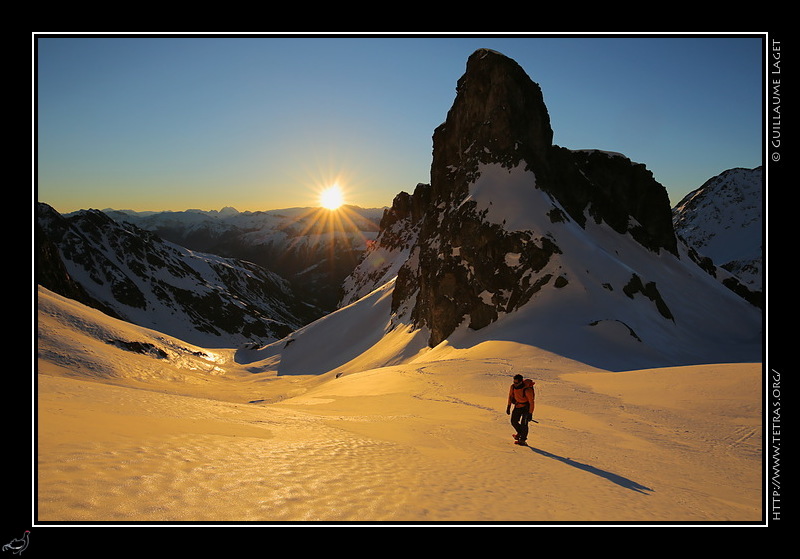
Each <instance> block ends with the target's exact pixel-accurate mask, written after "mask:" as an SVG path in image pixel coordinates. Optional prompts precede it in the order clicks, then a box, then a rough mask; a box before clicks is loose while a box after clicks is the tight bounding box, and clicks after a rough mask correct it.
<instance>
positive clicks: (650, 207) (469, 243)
mask: <svg viewBox="0 0 800 559" xmlns="http://www.w3.org/2000/svg"><path fill="white" fill-rule="evenodd" d="M552 138H553V131H552V129H551V127H550V118H549V115H548V112H547V108H546V106H545V104H544V99H543V95H542V91H541V89H540V88H539V86H538V85H537V84H536V83H534V82H533V81H532V80H531V79H530V78H529V77H528V75H527V74H526V73H525V72H524V71H523V70H522V68H521V67H520V66H519V65H518V64H517V63H516V62H514V61H513V60H511V59H509V58H507V57H505V56H504V55H502V54H499V53H496V52H494V51H490V50H479V51H476V52H475V53H474V54H473V55H472V56H471V57H470V58H469V60H468V62H467V69H466V72H465V74H464V75H463V76H462V77H461V79H460V80H459V81H458V86H457V95H456V99H455V101H454V103H453V106H452V108H451V109H450V111H449V112H448V114H447V119H446V121H445V122H444V123H443V124H442V125H440V126H439V127H438V128H437V129H436V130H435V132H434V134H433V162H432V165H431V184H430V185H429V186H426V187H424V188H423V187H418V188H417V190H416V191H415V193H414V195H411V196H410V195H408V194H405V193H403V194H402V195H399V196H398V197H397V198H396V199H395V202H394V204H393V206H392V208H391V209H390V210H387V212H386V214H385V216H384V223H382V224H381V225H382V233H381V234H380V235H379V239H378V241H379V242H380V243H385V242H387V241H388V240H389V239H388V235H386V234H385V233H384V227H387V228H388V226H389V225H393V226H394V227H396V223H397V222H398V221H400V220H405V221H406V222H407V224H408V227H407V228H413V229H414V230H415V232H416V237H415V238H416V241H415V244H414V245H413V248H412V250H411V253H410V256H409V258H408V260H407V261H406V263H405V264H404V265H403V266H402V267H401V268H400V269H399V271H398V273H397V279H396V284H395V290H394V294H393V305H392V310H393V312H395V313H402V312H404V311H406V312H409V314H410V318H411V320H412V321H413V323H414V324H415V325H417V326H425V327H427V328H428V329H429V330H430V339H429V344H430V345H431V346H435V345H436V344H438V343H439V342H441V341H442V340H444V339H445V338H446V337H447V336H448V335H450V334H451V333H452V332H453V331H454V329H455V328H456V327H458V326H459V325H460V324H461V323H462V322H464V321H465V320H467V321H468V325H469V327H470V328H473V329H480V328H483V327H485V326H487V325H488V324H490V323H492V322H493V321H495V320H497V318H498V316H499V313H509V312H512V311H514V310H516V309H518V308H519V307H521V306H522V305H524V304H525V303H527V302H528V301H529V300H530V298H531V297H532V296H533V295H534V294H535V293H536V292H538V291H539V290H541V289H542V288H543V287H544V286H546V285H548V284H550V283H551V282H552V283H553V286H554V287H556V288H561V287H564V286H565V285H566V284H567V281H568V280H567V279H566V278H565V277H557V278H554V277H553V274H550V273H540V272H542V270H544V268H545V267H546V266H547V264H548V263H549V262H550V261H551V259H552V258H553V256H554V255H557V254H560V253H561V249H560V248H559V246H558V241H557V240H555V239H552V238H550V237H548V236H547V235H540V234H537V233H536V232H533V231H527V230H514V229H513V228H508V227H504V225H503V224H499V223H494V222H492V221H491V220H488V219H487V215H486V214H487V211H488V210H487V209H486V208H479V207H478V205H477V204H476V202H475V201H474V200H472V199H471V197H470V187H471V185H473V184H475V182H476V181H477V180H478V179H479V178H480V173H481V169H482V168H485V167H484V166H486V165H499V166H501V167H502V168H505V169H509V170H511V169H514V168H517V167H524V169H525V170H526V171H530V172H532V175H531V177H535V179H533V178H532V179H531V180H532V181H533V182H532V183H531V185H530V188H531V189H534V188H538V189H540V190H542V191H544V192H546V193H548V194H549V195H550V196H551V198H552V200H554V201H556V202H557V203H553V204H552V206H551V207H548V208H543V211H545V213H546V214H547V215H548V216H549V218H550V220H551V221H552V222H556V221H566V220H570V219H571V220H573V221H575V222H576V223H578V224H580V225H581V226H584V225H585V223H586V219H587V216H589V217H591V218H593V219H594V220H596V221H597V222H598V223H599V222H601V221H604V222H606V223H607V224H608V225H609V226H611V227H612V228H613V229H614V230H616V231H617V232H619V233H626V232H627V233H630V234H631V235H632V236H633V237H634V238H635V239H636V240H638V241H639V242H640V243H641V244H642V245H644V246H645V247H647V248H649V249H650V250H652V251H656V252H657V251H658V250H660V249H665V250H668V251H670V252H672V253H673V254H677V242H676V238H675V234H674V230H673V227H672V216H671V210H670V206H669V199H668V196H667V193H666V190H665V189H664V188H663V186H661V185H660V184H659V183H657V182H656V181H655V180H654V178H653V176H652V174H651V173H650V172H649V171H648V170H647V169H646V168H645V167H644V166H643V165H638V164H634V163H632V162H631V161H630V160H628V159H627V158H625V157H622V156H618V155H615V154H608V153H605V152H600V151H581V152H574V151H570V150H567V149H564V148H560V147H558V146H554V145H553V144H552ZM501 182H502V181H501ZM498 188H502V184H500V183H498ZM559 206H560V207H559ZM561 208H563V211H562V209H561ZM565 212H566V214H565ZM386 230H388V229H386Z"/></svg>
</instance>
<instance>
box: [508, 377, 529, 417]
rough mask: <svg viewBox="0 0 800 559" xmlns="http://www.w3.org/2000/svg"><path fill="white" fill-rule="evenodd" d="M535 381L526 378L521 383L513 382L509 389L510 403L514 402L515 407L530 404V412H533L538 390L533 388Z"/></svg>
mask: <svg viewBox="0 0 800 559" xmlns="http://www.w3.org/2000/svg"><path fill="white" fill-rule="evenodd" d="M533 385H534V382H533V381H532V380H530V379H525V380H523V381H522V383H520V384H512V385H511V388H510V389H509V390H508V405H511V404H514V407H515V408H521V407H523V406H525V405H528V404H529V405H530V408H529V410H530V412H531V413H533V405H534V403H535V401H536V392H534V390H533Z"/></svg>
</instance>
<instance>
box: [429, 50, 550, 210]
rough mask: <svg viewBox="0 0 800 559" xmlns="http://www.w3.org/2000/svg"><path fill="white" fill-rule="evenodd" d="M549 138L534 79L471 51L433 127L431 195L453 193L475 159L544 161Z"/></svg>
mask: <svg viewBox="0 0 800 559" xmlns="http://www.w3.org/2000/svg"><path fill="white" fill-rule="evenodd" d="M552 141H553V130H552V128H551V127H550V115H549V114H548V112H547V107H546V106H545V104H544V97H543V95H542V91H541V89H540V88H539V85H538V84H536V83H534V82H533V81H532V80H531V79H530V78H529V77H528V75H527V74H526V73H525V71H524V70H523V69H522V68H521V67H520V66H519V64H517V63H516V62H515V61H514V60H512V59H510V58H508V57H506V56H504V55H502V54H500V53H498V52H496V51H492V50H488V49H481V50H478V51H476V52H475V53H474V54H473V55H472V56H470V57H469V59H468V60H467V71H466V72H465V73H464V75H463V76H462V77H461V78H460V79H459V80H458V84H457V87H456V98H455V101H454V102H453V106H452V107H451V109H450V110H449V111H448V113H447V119H446V121H445V122H444V123H443V124H441V125H440V126H439V127H437V128H436V130H435V131H434V133H433V146H434V149H433V162H432V165H431V186H432V187H433V192H432V195H433V198H434V200H437V201H439V200H441V199H442V198H443V197H444V196H446V195H447V194H448V193H450V194H452V196H453V197H456V198H458V197H459V196H463V195H464V194H465V193H466V187H467V184H469V183H470V182H472V181H473V180H474V179H475V175H476V173H477V172H478V166H479V165H480V164H490V163H498V164H500V165H502V166H504V167H509V168H511V167H515V166H517V165H519V164H520V162H523V161H524V162H526V163H528V164H530V165H532V166H534V167H537V168H539V167H541V166H543V165H545V164H546V163H545V161H546V158H547V154H548V152H549V149H550V146H551V145H552Z"/></svg>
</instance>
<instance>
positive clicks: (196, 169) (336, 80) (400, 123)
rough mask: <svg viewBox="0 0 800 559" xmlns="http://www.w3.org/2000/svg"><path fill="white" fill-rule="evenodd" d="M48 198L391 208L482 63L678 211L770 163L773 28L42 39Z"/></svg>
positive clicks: (557, 125)
mask: <svg viewBox="0 0 800 559" xmlns="http://www.w3.org/2000/svg"><path fill="white" fill-rule="evenodd" d="M33 44H34V46H35V47H36V49H37V50H36V55H37V57H36V66H35V69H34V78H35V85H36V87H37V94H38V97H37V98H36V105H35V106H36V109H37V114H36V121H35V126H36V128H37V133H38V138H37V140H38V145H37V150H36V156H37V157H38V160H37V163H38V169H37V178H38V184H37V185H36V187H37V189H38V192H37V198H38V200H39V201H42V202H46V203H48V204H50V205H52V206H54V207H55V208H56V209H57V210H58V211H61V212H69V211H73V210H76V209H83V208H99V209H102V208H107V207H112V208H117V209H123V208H126V209H134V210H183V209H188V208H199V209H206V210H210V209H220V208H222V207H224V206H233V207H235V208H237V209H239V210H241V211H244V210H266V209H274V208H286V207H292V206H306V205H316V204H317V199H316V196H317V193H318V191H319V190H320V189H321V188H322V187H323V186H324V185H326V184H327V183H329V182H331V181H334V180H339V181H340V184H341V185H342V186H343V188H344V189H345V191H346V197H347V202H348V203H352V204H357V205H360V206H364V207H377V206H383V205H389V204H391V202H392V199H393V198H394V196H395V194H397V193H398V192H400V191H401V190H405V191H407V192H411V191H413V189H414V187H415V186H416V184H417V183H419V182H428V181H429V180H430V164H431V151H432V142H431V136H432V134H433V130H434V128H435V127H436V126H438V125H439V124H441V123H442V122H444V120H445V118H446V115H447V111H448V109H449V108H450V106H451V105H452V103H453V100H454V98H455V86H456V81H457V80H458V78H459V77H460V76H461V75H462V74H463V73H464V70H465V65H466V61H467V58H468V57H469V55H470V54H471V53H472V52H474V51H475V50H476V49H478V48H482V47H486V48H492V49H495V50H497V51H499V52H501V53H503V54H505V55H507V56H509V57H511V58H513V59H514V60H516V61H517V62H518V63H519V64H520V65H521V66H522V67H523V68H524V69H525V71H526V72H527V73H528V75H529V76H530V77H531V79H533V80H534V81H535V82H537V83H539V85H540V86H541V88H542V91H543V93H544V99H545V103H546V104H547V108H548V111H549V113H550V119H551V124H552V127H553V130H554V140H553V141H554V143H556V144H558V145H560V146H564V147H567V148H574V149H577V148H595V149H603V150H609V151H617V152H620V153H623V154H624V155H626V156H628V157H629V158H630V159H632V160H634V161H636V162H639V163H644V164H645V165H646V166H647V168H648V169H650V170H651V171H652V172H653V174H654V176H655V178H656V180H658V181H659V182H660V183H661V184H663V185H664V186H665V187H666V188H667V189H668V191H669V193H670V197H671V199H672V201H673V203H675V202H677V201H678V200H679V199H680V198H681V197H682V196H683V195H685V194H686V193H687V192H689V191H691V190H693V189H694V188H697V187H698V186H700V185H701V184H702V183H703V182H705V181H706V180H707V179H708V178H710V177H712V176H714V175H716V174H719V173H720V172H722V171H724V170H725V169H728V168H731V167H755V166H757V165H760V164H762V117H763V107H762V96H763V88H764V84H763V80H762V77H763V68H762V66H763V60H764V57H763V52H762V37H760V36H757V35H754V36H751V37H741V38H724V37H721V36H712V37H707V38H701V37H688V38H687V37H667V36H663V37H655V38H654V37H635V36H634V37H625V38H610V37H602V38H595V37H567V38H555V37H520V36H518V37H511V38H500V37H491V36H482V37H470V38H456V37H441V36H439V37H425V38H411V37H392V38H378V37H371V36H368V37H358V38H342V37H325V38H300V37H295V38H286V37H246V38H233V37H225V36H222V37H205V38H188V37H177V38H171V37H152V36H151V37H135V38H122V37H92V38H79V37H63V38H43V37H34V41H33Z"/></svg>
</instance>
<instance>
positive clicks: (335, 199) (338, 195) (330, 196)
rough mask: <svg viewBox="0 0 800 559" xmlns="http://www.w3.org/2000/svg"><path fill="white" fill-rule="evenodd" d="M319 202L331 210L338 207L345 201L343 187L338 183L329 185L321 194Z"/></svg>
mask: <svg viewBox="0 0 800 559" xmlns="http://www.w3.org/2000/svg"><path fill="white" fill-rule="evenodd" d="M319 202H320V205H321V206H322V207H323V208H327V209H329V210H335V209H338V208H339V206H341V205H342V204H343V203H344V197H343V195H342V189H341V188H339V185H338V184H334V185H332V186H329V187H328V188H326V189H325V190H323V191H322V193H321V194H320V196H319Z"/></svg>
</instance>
